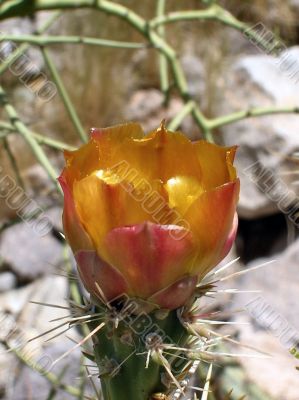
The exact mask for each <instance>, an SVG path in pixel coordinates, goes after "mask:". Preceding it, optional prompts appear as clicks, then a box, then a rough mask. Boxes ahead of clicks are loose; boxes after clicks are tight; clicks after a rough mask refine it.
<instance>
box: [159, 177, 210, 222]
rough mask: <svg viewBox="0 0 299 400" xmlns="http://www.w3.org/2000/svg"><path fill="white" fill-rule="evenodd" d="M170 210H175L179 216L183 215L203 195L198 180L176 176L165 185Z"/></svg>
mask: <svg viewBox="0 0 299 400" xmlns="http://www.w3.org/2000/svg"><path fill="white" fill-rule="evenodd" d="M165 188H166V190H167V193H168V196H169V199H168V203H169V206H170V207H171V208H175V209H176V210H177V211H178V212H179V213H180V215H181V216H183V215H184V214H185V212H186V211H187V210H188V208H189V207H190V206H191V204H193V202H194V201H195V200H196V199H197V198H198V197H199V196H200V194H202V193H203V187H202V185H201V184H200V182H199V181H198V180H196V179H195V178H192V177H189V176H176V177H174V178H170V179H168V181H167V183H166V184H165Z"/></svg>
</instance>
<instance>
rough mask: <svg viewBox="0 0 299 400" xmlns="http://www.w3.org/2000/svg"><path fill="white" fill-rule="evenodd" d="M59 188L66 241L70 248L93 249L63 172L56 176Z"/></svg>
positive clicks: (76, 249)
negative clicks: (62, 203) (62, 201)
mask: <svg viewBox="0 0 299 400" xmlns="http://www.w3.org/2000/svg"><path fill="white" fill-rule="evenodd" d="M58 181H59V183H60V185H61V188H62V190H63V193H64V209H63V217H62V219H63V227H64V233H65V236H66V239H67V241H68V242H69V244H70V246H71V248H72V250H73V251H74V252H75V251H78V250H91V249H93V248H94V247H93V245H92V242H91V240H90V238H89V236H88V234H87V232H86V231H85V230H84V228H83V225H82V224H81V222H80V219H79V216H78V214H77V212H76V208H75V203H74V200H73V196H72V193H71V189H70V187H69V185H68V184H67V181H66V179H65V176H64V172H63V173H62V174H61V175H60V177H59V178H58Z"/></svg>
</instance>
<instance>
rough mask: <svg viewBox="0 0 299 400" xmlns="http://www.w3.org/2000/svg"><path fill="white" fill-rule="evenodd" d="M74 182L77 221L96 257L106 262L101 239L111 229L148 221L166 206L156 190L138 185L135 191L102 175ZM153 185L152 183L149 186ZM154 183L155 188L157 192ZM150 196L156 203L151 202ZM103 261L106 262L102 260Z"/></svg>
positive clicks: (124, 183) (127, 185) (114, 177)
mask: <svg viewBox="0 0 299 400" xmlns="http://www.w3.org/2000/svg"><path fill="white" fill-rule="evenodd" d="M99 172H101V171H98V172H97V173H96V174H93V175H90V176H88V177H87V178H85V179H82V180H80V181H76V182H74V187H73V195H74V199H75V204H76V210H77V212H78V215H79V217H80V221H81V223H82V225H83V226H84V228H85V229H86V231H87V232H88V234H89V235H90V237H91V238H92V240H93V242H94V244H95V246H96V248H97V249H98V252H99V254H100V255H101V256H102V257H103V258H104V259H106V256H107V254H106V251H105V246H104V245H103V239H104V237H105V236H106V234H107V233H108V232H109V231H110V230H112V229H113V228H116V227H120V226H124V225H132V224H137V223H141V222H143V221H151V220H153V219H154V212H153V211H154V210H155V207H158V208H157V209H159V208H160V206H161V205H162V207H164V208H165V207H166V206H167V202H166V201H165V200H164V198H163V196H161V195H160V194H159V192H158V190H154V191H152V187H151V186H150V185H149V186H148V185H147V184H146V182H144V181H143V183H141V181H139V186H138V188H134V186H132V185H131V184H130V183H128V182H126V181H121V180H119V178H118V176H116V175H109V174H108V175H105V172H103V171H102V172H101V174H99ZM152 184H153V185H154V182H153V183H152ZM158 184H159V183H157V182H156V188H158V189H159V185H158ZM154 194H157V196H156V198H157V199H158V202H155V201H154V200H155V199H154V196H153V195H154ZM106 261H107V259H106Z"/></svg>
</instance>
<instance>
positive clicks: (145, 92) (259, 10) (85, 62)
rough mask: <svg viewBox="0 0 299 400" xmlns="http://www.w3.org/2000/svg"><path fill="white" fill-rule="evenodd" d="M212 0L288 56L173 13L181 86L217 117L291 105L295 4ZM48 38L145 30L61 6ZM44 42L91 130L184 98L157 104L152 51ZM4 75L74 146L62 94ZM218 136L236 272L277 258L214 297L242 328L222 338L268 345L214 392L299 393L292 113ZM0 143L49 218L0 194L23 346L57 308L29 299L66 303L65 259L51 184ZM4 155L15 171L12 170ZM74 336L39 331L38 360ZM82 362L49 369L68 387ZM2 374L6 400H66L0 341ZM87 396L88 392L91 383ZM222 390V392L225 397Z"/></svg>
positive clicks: (296, 98)
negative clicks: (231, 196)
mask: <svg viewBox="0 0 299 400" xmlns="http://www.w3.org/2000/svg"><path fill="white" fill-rule="evenodd" d="M123 3H124V4H125V5H126V6H128V7H132V8H134V10H136V12H138V13H140V14H142V15H144V16H146V17H150V16H154V15H155V7H154V6H153V3H152V2H151V1H147V2H138V1H136V0H126V1H123ZM198 3H199V1H197V0H194V1H191V0H189V1H185V2H184V8H186V9H188V8H190V9H193V8H198ZM220 3H222V4H225V6H226V7H227V9H229V10H230V11H231V12H232V13H233V14H234V15H235V16H237V17H238V18H240V19H241V20H243V21H246V22H248V23H249V24H250V25H252V26H253V25H255V24H259V23H262V24H263V25H264V26H265V27H266V28H267V29H269V31H271V32H275V33H277V34H279V35H280V37H281V40H282V43H283V44H284V45H285V51H284V53H282V54H280V57H281V59H280V60H279V59H278V58H277V57H275V56H274V55H269V54H266V53H265V52H263V51H262V50H261V49H260V48H259V47H258V46H256V45H254V44H253V43H251V42H250V41H249V40H248V39H247V38H246V37H244V35H242V34H241V33H239V32H236V31H235V30H233V29H231V28H229V27H224V26H223V25H219V23H216V22H208V21H205V22H195V21H193V22H180V23H177V24H175V25H169V26H167V29H166V37H167V40H169V42H170V43H171V44H173V45H174V46H175V47H176V48H177V49H178V50H179V54H180V60H181V62H182V65H183V67H184V70H185V72H186V75H187V79H188V84H189V89H190V93H192V95H193V96H194V98H195V99H196V101H198V102H199V104H200V106H201V108H202V110H203V111H204V112H205V113H206V115H208V116H210V117H214V116H219V115H222V114H226V113H228V112H233V111H238V110H240V109H248V107H254V106H256V107H270V106H273V105H275V106H277V107H279V106H281V107H287V106H298V107H299V30H298V28H299V26H298V18H299V2H298V1H296V0H288V1H285V2H280V1H278V0H262V1H258V0H255V1H224V2H220ZM167 7H168V9H169V10H176V9H178V10H179V9H181V7H182V5H181V4H179V2H178V1H175V0H169V2H168V6H167ZM47 17H48V13H41V14H39V15H37V16H35V17H34V18H22V19H11V20H7V21H4V22H1V23H0V30H1V32H6V33H18V34H25V33H32V32H33V31H34V30H35V29H36V28H37V27H38V26H40V25H41V24H42V23H43V21H44V20H45V19H46V18H47ZM50 33H51V34H56V35H62V34H69V35H82V36H90V37H101V38H109V39H115V40H127V41H136V42H142V37H141V36H140V35H138V34H137V33H136V32H135V31H133V30H132V29H131V28H130V27H128V26H127V25H126V23H125V22H122V21H120V20H118V19H116V18H113V17H107V16H105V15H102V14H100V13H98V14H96V13H94V12H90V11H85V10H80V11H75V12H72V13H66V14H65V15H63V16H62V17H60V19H59V21H57V23H55V24H54V25H53V27H52V28H51V29H50ZM50 50H51V54H52V55H53V57H54V60H55V63H56V65H57V67H58V69H59V72H60V73H61V76H62V79H63V81H64V83H65V85H66V87H67V90H68V92H69V95H70V96H71V98H72V100H73V102H74V105H75V108H76V110H77V111H78V114H79V116H80V118H81V120H82V123H83V125H84V128H85V129H86V131H88V129H89V128H90V127H92V126H107V125H112V124H115V123H118V122H122V121H124V120H135V121H138V122H140V123H141V124H142V126H143V127H144V129H145V130H150V129H152V128H155V127H156V126H157V125H158V124H159V122H160V121H161V119H163V118H166V119H167V120H170V119H171V118H172V117H174V116H175V115H176V113H177V112H178V111H179V110H180V108H181V107H182V100H181V99H180V98H179V97H176V96H173V97H172V99H171V101H170V102H169V104H168V105H167V106H165V105H164V97H163V95H162V94H161V92H160V83H159V75H158V73H157V66H158V59H157V54H156V52H155V51H154V50H153V49H138V50H127V49H126V50H123V49H121V50H120V49H118V50H115V49H110V48H99V47H93V46H90V47H88V46H82V45H80V46H79V45H55V46H51V49H50ZM27 54H28V56H29V57H30V58H31V59H32V60H33V62H34V63H35V64H36V65H37V67H38V68H39V69H41V70H42V71H44V72H45V73H46V74H48V73H49V71H47V69H46V67H45V65H44V62H43V59H42V57H41V56H40V53H39V50H38V49H37V48H34V47H32V48H30V50H29V51H28V53H27ZM287 57H291V59H292V60H295V61H296V60H297V62H298V65H297V66H296V63H295V64H294V65H293V64H292V65H293V66H290V68H289V69H286V68H282V67H281V65H283V62H284V61H283V60H284V59H286V58H287ZM295 61H294V62H295ZM290 71H291V72H290ZM1 81H2V83H3V85H4V86H5V89H6V90H7V91H8V92H9V95H10V99H11V101H12V103H13V104H14V105H15V107H16V109H17V110H18V112H19V114H20V116H21V117H22V119H23V120H24V121H25V122H26V123H27V124H28V125H29V126H30V128H31V129H32V130H33V131H38V132H42V133H44V134H45V135H47V136H49V137H53V138H55V139H59V140H63V141H64V142H66V143H69V144H70V145H74V146H76V145H78V144H79V141H78V139H77V137H76V135H75V132H74V128H73V126H72V124H71V122H70V120H69V118H68V116H67V113H66V111H65V109H64V107H63V104H62V102H61V100H60V98H59V96H58V95H57V96H55V97H54V98H53V99H52V100H51V101H50V102H47V103H45V102H43V101H41V100H40V99H39V98H37V97H36V96H35V94H34V93H32V91H30V90H29V89H28V88H27V87H25V86H24V85H23V84H22V83H21V82H20V81H19V80H18V79H17V78H16V77H15V76H14V75H13V74H12V73H11V72H10V71H7V72H6V73H5V74H4V76H3V77H2V78H1ZM2 118H4V113H3V115H2ZM181 129H182V130H183V131H184V132H186V133H187V134H188V135H189V136H190V137H191V138H192V139H197V138H199V137H200V135H201V134H200V131H199V129H198V128H197V127H196V126H195V125H194V123H193V122H192V120H191V118H189V117H187V118H186V119H185V120H184V121H183V123H182V124H181ZM215 139H216V141H217V142H218V143H222V144H227V145H232V144H237V145H238V146H239V151H238V157H237V167H238V171H239V175H240V177H241V197H240V204H239V216H240V226H239V233H238V239H237V241H236V247H235V249H234V252H233V254H231V255H230V256H229V259H234V258H235V257H240V259H239V260H238V261H237V262H236V263H235V264H234V265H233V266H232V268H231V270H232V271H236V270H237V269H240V270H241V271H245V270H246V269H248V268H250V267H255V266H258V265H260V264H262V263H266V262H267V261H271V260H276V261H275V262H273V263H272V264H269V265H268V266H266V267H265V268H261V269H256V270H253V271H252V272H250V273H249V274H244V275H240V276H236V277H235V278H234V279H232V280H231V281H230V282H229V285H227V286H225V288H237V289H240V290H241V291H244V292H246V291H249V290H257V291H260V292H259V293H257V292H256V293H238V294H227V293H226V294H223V295H221V294H219V295H218V297H217V301H216V304H217V307H218V308H220V309H222V310H224V311H230V313H229V314H228V315H229V316H228V317H227V318H228V321H230V322H233V323H238V324H236V325H232V327H233V328H232V329H231V330H230V333H233V334H234V335H235V337H236V338H237V339H238V340H240V341H241V342H242V343H246V344H249V345H252V346H255V347H257V348H259V349H261V350H263V351H264V352H266V353H269V354H271V356H272V358H270V359H269V358H257V357H240V358H239V359H238V362H236V363H228V365H227V366H226V367H225V368H224V369H220V368H219V372H218V374H217V380H216V381H215V388H217V386H220V385H219V383H221V384H222V385H223V387H224V388H226V389H227V392H228V391H229V390H230V389H231V388H232V387H233V388H234V389H235V390H234V392H233V393H232V398H233V399H236V400H237V399H239V398H240V396H241V395H243V394H247V395H248V398H249V399H269V400H271V399H272V400H298V398H299V395H298V393H299V385H298V383H299V371H298V370H296V366H298V365H299V360H296V358H295V357H294V355H291V354H290V353H289V350H290V348H289V347H288V345H289V343H287V340H286V337H287V334H288V332H289V333H291V334H292V335H294V337H296V338H297V339H298V338H299V333H298V335H297V332H299V318H298V300H297V296H298V289H299V281H298V272H297V271H298V262H299V242H298V240H299V239H298V240H297V239H296V238H297V224H298V223H299V216H298V218H296V217H297V214H296V213H297V209H298V208H299V197H298V196H299V190H298V188H299V168H298V163H299V158H298V154H297V153H298V152H299V116H297V115H290V114H284V115H271V116H267V117H259V118H250V119H246V120H243V121H241V122H238V123H235V124H232V125H227V126H225V127H223V128H221V130H219V131H218V132H216V137H215ZM8 144H9V146H10V149H11V152H12V154H10V155H9V154H8V153H7V145H6V146H5V145H4V143H3V144H2V143H0V166H1V171H2V172H1V175H2V176H4V175H6V174H7V175H8V176H9V177H11V178H12V179H14V180H15V181H16V182H17V183H18V185H20V184H22V185H23V186H24V190H25V191H24V193H25V194H26V196H28V198H29V199H33V200H34V202H35V203H34V204H35V205H36V208H39V207H41V208H42V209H43V210H44V211H43V213H44V214H43V215H46V216H47V217H48V218H49V219H50V220H51V229H48V230H47V231H46V233H45V232H44V234H43V235H40V232H39V230H38V229H37V228H36V225H34V223H33V222H32V223H28V221H22V220H21V219H20V218H19V217H18V215H17V212H18V209H16V208H15V207H13V206H12V204H11V203H8V202H7V199H5V198H3V199H0V229H1V234H0V321H1V326H2V328H0V335H2V336H5V328H4V326H5V324H4V322H3V321H7V317H8V316H9V318H11V321H14V322H11V323H12V324H13V323H15V324H16V325H15V326H17V327H18V328H17V329H18V330H19V331H21V335H22V336H24V337H23V339H22V342H26V340H27V339H28V338H31V337H33V336H36V335H39V334H40V333H42V332H44V331H46V330H48V329H51V327H52V326H53V325H52V324H51V323H49V321H50V320H51V319H54V318H57V317H59V316H63V315H65V313H66V310H64V311H63V309H62V310H57V309H54V308H50V307H44V306H41V305H38V304H32V303H30V301H32V300H33V301H37V302H43V303H54V304H59V305H61V306H62V307H63V306H66V298H67V297H68V294H69V285H68V279H67V277H66V274H67V271H70V268H72V267H70V265H71V264H72V260H70V259H69V256H68V253H67V250H66V248H65V246H64V242H63V238H62V237H61V235H60V232H61V231H62V227H61V199H60V197H59V196H58V195H57V193H56V191H55V187H54V185H53V183H51V181H49V179H48V177H47V174H46V173H45V172H44V171H43V169H42V168H41V167H40V166H39V165H38V164H36V162H35V159H34V158H33V156H32V155H31V153H30V150H29V148H28V147H27V145H26V144H25V143H24V142H23V140H22V139H21V138H20V137H19V136H17V135H15V134H10V135H9V139H8ZM48 155H49V157H50V159H51V160H52V161H53V163H54V164H55V165H56V166H57V169H60V168H61V167H62V165H63V157H62V154H60V153H59V152H55V151H53V150H51V151H48ZM13 164H16V166H17V169H18V170H19V171H20V175H19V176H18V175H16V173H15V168H13ZM3 171H4V172H3ZM236 265H237V266H236ZM224 304H228V305H227V306H224ZM242 308H243V311H242ZM236 310H237V311H239V312H235V311H236ZM231 312H232V313H231ZM226 329H227V328H226ZM1 330H2V331H1ZM1 332H2V333H1ZM66 335H67V336H66ZM70 337H71V338H72V340H78V338H79V337H80V336H79V333H78V332H76V331H75V330H73V331H71V333H69V334H68V332H67V333H66V334H65V335H63V336H60V337H59V338H54V339H53V340H51V341H49V342H45V338H40V339H39V340H37V341H36V342H33V347H32V351H33V354H34V356H33V358H34V359H39V360H41V357H43V356H45V360H46V358H47V357H48V359H50V360H55V359H56V358H57V357H58V356H59V355H61V354H62V353H64V352H65V351H66V350H67V349H68V348H70V347H71V346H72V345H73V343H72V341H71V340H70ZM1 340H2V338H1ZM243 350H244V351H242V349H241V350H240V349H239V348H238V349H237V350H236V349H235V351H238V352H244V353H247V352H248V351H247V350H246V348H245V349H243ZM79 359H80V351H79V350H78V351H75V352H73V353H71V355H70V356H69V357H68V358H66V359H64V360H63V361H62V362H61V363H60V364H58V365H57V366H56V367H55V370H54V372H55V373H57V374H58V375H59V374H60V373H61V371H62V372H63V382H65V383H66V384H70V385H75V386H78V387H80V383H81V382H82V379H80V377H81V376H82V371H81V370H80V369H79V367H77V366H78V365H79ZM45 360H44V361H45ZM234 360H235V359H234ZM85 363H87V364H88V362H86V361H85ZM89 363H90V362H89ZM0 371H1V373H0V398H1V399H6V400H27V399H28V400H29V399H30V400H31V399H39V400H43V399H45V400H46V399H51V398H55V399H69V398H70V399H71V398H74V397H73V396H72V395H71V394H66V393H65V392H64V391H62V390H60V389H59V385H58V386H57V385H56V386H54V389H53V386H51V385H50V384H49V382H48V380H47V379H45V377H44V376H43V375H42V374H40V373H38V372H34V371H33V370H32V369H31V368H28V366H24V363H22V362H21V361H20V359H19V358H17V357H16V356H15V355H14V354H13V353H12V352H7V350H6V348H5V346H4V345H0ZM86 393H87V394H88V393H93V389H92V387H91V384H90V383H88V381H87V383H86ZM51 396H52V397H51ZM218 396H219V399H222V398H224V394H223V393H219V395H218Z"/></svg>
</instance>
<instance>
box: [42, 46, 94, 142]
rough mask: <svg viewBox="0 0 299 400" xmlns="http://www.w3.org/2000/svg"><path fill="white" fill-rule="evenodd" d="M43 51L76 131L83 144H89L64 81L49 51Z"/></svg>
mask: <svg viewBox="0 0 299 400" xmlns="http://www.w3.org/2000/svg"><path fill="white" fill-rule="evenodd" d="M41 51H42V54H43V57H44V60H45V63H46V65H47V67H48V68H49V71H50V72H51V75H52V78H53V80H54V82H55V84H56V87H57V90H58V92H59V94H60V96H61V99H62V101H63V104H64V106H65V109H66V110H67V112H68V114H69V117H70V119H71V121H72V123H73V125H74V127H75V129H76V130H77V133H78V135H79V137H80V138H81V140H82V141H83V142H87V140H88V137H87V134H86V132H85V130H84V128H83V126H82V124H81V121H80V118H79V117H78V114H77V112H76V110H75V107H74V105H73V103H72V101H71V99H70V97H69V95H68V92H67V90H66V89H65V86H64V84H63V82H62V79H61V77H60V74H59V72H58V69H57V68H56V66H55V64H54V62H53V60H52V57H51V56H50V54H49V52H48V50H46V49H45V48H44V47H41Z"/></svg>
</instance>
